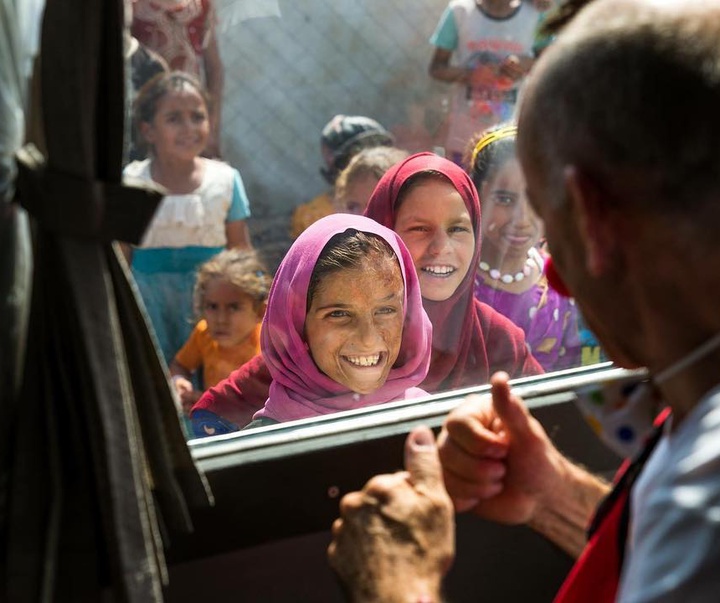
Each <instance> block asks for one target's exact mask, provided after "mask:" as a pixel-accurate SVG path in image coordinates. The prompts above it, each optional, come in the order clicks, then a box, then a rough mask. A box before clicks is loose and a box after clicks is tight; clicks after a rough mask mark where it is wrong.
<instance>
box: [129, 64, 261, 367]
mask: <svg viewBox="0 0 720 603" xmlns="http://www.w3.org/2000/svg"><path fill="white" fill-rule="evenodd" d="M134 113H135V115H134V117H135V124H136V127H137V129H138V132H139V134H140V139H141V140H142V141H144V143H145V144H147V146H148V147H149V150H150V155H149V157H148V159H145V160H143V161H134V162H132V163H130V164H129V165H128V166H127V167H126V168H125V175H126V176H127V177H134V178H139V179H142V180H147V181H154V182H156V183H158V184H160V185H162V186H163V187H165V189H167V192H168V194H167V195H166V197H165V198H164V199H163V201H162V203H161V204H160V207H159V208H158V210H157V212H156V214H155V216H154V217H153V220H152V222H151V223H150V226H149V227H148V230H147V231H146V233H145V236H144V237H143V240H142V241H141V243H140V245H139V246H138V247H136V248H134V249H133V250H132V258H131V266H132V271H133V274H134V276H135V280H136V281H137V284H138V287H139V289H140V293H141V294H142V297H143V300H144V302H145V306H146V308H147V312H148V315H149V317H150V320H151V322H152V325H153V327H154V330H155V334H156V335H157V338H158V341H159V344H160V348H161V350H162V352H163V355H164V357H165V359H166V361H169V360H170V359H172V358H173V356H174V355H175V352H177V350H178V349H180V347H181V346H182V345H183V343H185V340H186V339H187V338H188V335H189V334H190V329H191V323H190V322H189V320H188V319H189V318H190V317H191V316H192V290H193V285H194V282H195V272H196V270H197V268H198V266H199V265H200V264H202V263H203V262H205V261H207V260H208V259H209V258H211V257H212V256H213V255H215V254H217V253H218V252H220V251H222V250H223V249H225V248H228V249H229V248H233V247H239V248H241V249H250V248H251V245H250V238H249V234H248V229H247V225H246V223H245V219H246V218H247V217H248V216H249V215H250V208H249V203H248V199H247V195H246V194H245V188H244V187H243V183H242V179H241V178H240V174H239V173H238V171H237V170H235V169H234V168H232V167H230V166H229V165H227V164H225V163H222V162H220V161H214V160H211V159H205V158H203V157H201V156H200V153H201V152H202V150H203V149H204V148H205V143H206V142H207V138H208V134H209V122H208V100H207V96H206V95H205V92H204V90H203V89H202V87H201V86H200V84H199V83H198V82H197V80H196V79H195V78H193V77H192V76H190V75H188V74H186V73H181V72H177V71H175V72H171V73H163V74H160V75H157V76H155V77H154V78H153V79H151V80H150V81H149V82H147V84H145V85H144V86H143V87H142V89H141V90H140V92H139V94H138V97H137V99H136V100H135V105H134Z"/></svg>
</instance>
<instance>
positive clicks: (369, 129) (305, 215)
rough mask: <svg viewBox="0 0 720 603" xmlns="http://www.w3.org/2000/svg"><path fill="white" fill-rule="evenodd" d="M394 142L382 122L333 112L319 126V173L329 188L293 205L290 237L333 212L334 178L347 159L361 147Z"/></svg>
mask: <svg viewBox="0 0 720 603" xmlns="http://www.w3.org/2000/svg"><path fill="white" fill-rule="evenodd" d="M392 144H394V139H393V137H392V134H390V132H388V131H387V130H386V129H385V128H384V127H383V125H382V124H380V123H378V122H377V121H375V120H374V119H371V118H370V117H365V116H363V115H342V114H340V115H336V116H335V117H333V118H332V119H331V120H330V121H329V122H328V123H327V124H325V126H324V127H323V129H322V133H321V134H320V154H321V155H322V158H323V164H324V165H323V166H322V167H321V168H320V173H321V174H322V177H323V178H324V179H325V180H326V181H327V183H328V184H329V185H330V189H328V190H326V191H324V192H322V193H321V194H319V195H317V196H316V197H314V198H313V199H311V200H310V201H308V202H307V203H303V204H301V205H298V207H296V208H295V210H294V211H293V214H292V218H291V220H290V237H291V238H292V239H296V238H297V237H298V236H300V233H301V232H303V231H304V230H305V229H306V228H307V227H308V226H310V224H312V223H313V222H316V221H317V220H319V219H320V218H323V217H325V216H329V215H330V214H333V213H335V211H336V209H335V206H334V204H333V195H334V187H335V181H336V180H337V178H338V175H339V174H340V171H341V170H343V169H344V168H345V167H347V165H348V162H349V161H350V159H351V158H352V157H353V156H354V155H356V154H357V153H359V152H360V151H361V150H362V149H368V148H371V147H379V146H389V145H392Z"/></svg>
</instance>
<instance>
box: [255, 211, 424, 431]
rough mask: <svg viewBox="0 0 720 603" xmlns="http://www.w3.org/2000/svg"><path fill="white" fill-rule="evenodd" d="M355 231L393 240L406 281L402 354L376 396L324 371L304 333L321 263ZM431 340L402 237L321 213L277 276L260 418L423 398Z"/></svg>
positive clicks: (265, 338)
mask: <svg viewBox="0 0 720 603" xmlns="http://www.w3.org/2000/svg"><path fill="white" fill-rule="evenodd" d="M350 229H353V230H357V231H360V232H365V233H369V234H374V235H377V236H379V237H380V238H382V239H383V240H384V241H385V242H387V243H388V244H389V245H390V247H391V248H392V250H393V251H394V252H395V255H396V257H397V258H398V259H399V264H400V270H401V273H402V278H403V282H404V284H405V294H404V299H403V308H404V310H405V322H404V326H403V333H402V342H401V345H400V353H399V355H398V359H397V361H396V362H395V365H394V366H393V368H392V369H390V373H389V375H388V378H387V381H386V382H385V384H384V385H383V386H382V387H380V388H378V389H377V390H375V391H374V392H372V393H369V394H357V393H354V392H352V391H349V390H348V389H347V387H345V386H344V385H341V384H340V383H337V382H336V381H334V380H333V379H331V378H330V377H328V376H327V375H325V374H324V373H323V372H321V371H320V370H319V369H318V368H317V366H316V365H315V362H314V361H313V359H312V356H311V355H310V351H309V349H308V347H307V344H306V343H305V340H304V338H303V334H304V329H305V317H306V303H307V292H308V286H309V283H310V276H311V274H312V272H313V269H314V268H315V263H316V262H317V259H318V257H319V256H320V253H321V252H322V250H323V249H324V247H325V245H326V244H327V243H328V241H329V240H330V239H331V238H332V237H333V236H334V235H336V234H340V233H343V232H345V231H347V230H350ZM431 340H432V326H431V324H430V321H429V319H428V317H427V315H426V314H425V311H424V310H423V306H422V299H421V297H420V285H419V283H418V278H417V274H416V273H415V267H414V265H413V261H412V258H411V256H410V253H409V252H408V250H407V248H406V247H405V244H404V243H403V242H402V240H401V239H400V237H399V236H398V235H397V234H395V233H394V232H393V231H392V230H389V229H387V228H385V227H383V226H380V225H379V224H378V223H376V222H374V221H373V220H370V219H368V218H364V217H362V216H352V215H346V214H334V215H330V216H327V217H325V218H322V219H321V220H319V221H317V222H315V223H314V224H313V225H312V226H310V227H309V228H308V229H307V230H305V232H303V233H302V234H301V235H300V236H299V237H298V238H297V240H296V241H295V243H294V244H293V245H292V247H291V248H290V250H289V251H288V253H287V255H286V256H285V258H284V259H283V261H282V263H281V264H280V267H279V268H278V271H277V273H276V275H275V278H274V280H273V285H272V288H271V289H270V295H269V297H268V307H267V311H266V313H265V319H264V321H263V327H262V335H261V343H260V346H261V349H262V354H263V357H264V359H265V362H266V364H267V366H268V368H269V370H270V373H271V375H272V378H273V381H272V384H271V385H270V394H269V398H268V401H267V402H266V403H265V407H264V408H263V409H262V410H260V411H258V412H257V413H255V415H254V417H253V419H257V418H259V417H269V418H271V419H275V420H276V421H291V420H294V419H302V418H305V417H314V416H318V415H324V414H328V413H332V412H338V411H341V410H350V409H353V408H362V407H365V406H372V405H374V404H382V403H385V402H390V401H392V400H401V399H405V398H413V397H418V396H422V395H424V394H425V392H424V391H423V390H421V389H418V388H417V387H415V386H417V385H418V384H419V383H420V382H422V380H423V379H424V378H425V375H426V374H427V371H428V366H429V363H430V342H431Z"/></svg>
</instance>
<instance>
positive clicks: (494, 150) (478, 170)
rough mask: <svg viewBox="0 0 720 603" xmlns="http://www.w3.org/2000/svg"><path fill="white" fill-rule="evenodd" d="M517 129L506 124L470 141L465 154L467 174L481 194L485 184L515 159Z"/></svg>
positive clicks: (479, 134) (483, 132)
mask: <svg viewBox="0 0 720 603" xmlns="http://www.w3.org/2000/svg"><path fill="white" fill-rule="evenodd" d="M516 135H517V127H516V126H515V124H513V123H504V124H498V125H496V126H493V127H492V128H488V129H487V130H484V131H482V132H479V133H478V134H476V135H475V136H473V137H472V138H471V139H470V142H469V144H468V147H467V150H466V152H465V165H466V166H467V168H466V169H467V172H468V174H469V175H470V178H471V179H472V181H473V184H474V185H475V188H477V189H478V192H480V188H481V186H482V184H483V183H484V182H487V181H488V180H490V179H491V178H492V177H493V176H494V175H495V174H496V173H497V172H498V170H499V169H500V168H502V166H503V165H505V163H507V162H508V161H509V160H511V159H515V157H516V154H515V139H516Z"/></svg>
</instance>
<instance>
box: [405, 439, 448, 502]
mask: <svg viewBox="0 0 720 603" xmlns="http://www.w3.org/2000/svg"><path fill="white" fill-rule="evenodd" d="M405 469H406V470H407V471H408V473H409V474H410V483H412V485H413V486H414V487H416V488H418V487H427V488H436V487H438V486H442V483H443V481H442V468H441V466H440V457H439V456H438V450H437V446H436V445H435V436H434V435H433V432H432V431H430V429H429V428H428V427H425V426H424V425H421V426H420V427H416V428H415V429H413V430H412V431H411V432H410V435H408V437H407V440H405Z"/></svg>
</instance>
